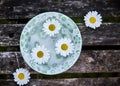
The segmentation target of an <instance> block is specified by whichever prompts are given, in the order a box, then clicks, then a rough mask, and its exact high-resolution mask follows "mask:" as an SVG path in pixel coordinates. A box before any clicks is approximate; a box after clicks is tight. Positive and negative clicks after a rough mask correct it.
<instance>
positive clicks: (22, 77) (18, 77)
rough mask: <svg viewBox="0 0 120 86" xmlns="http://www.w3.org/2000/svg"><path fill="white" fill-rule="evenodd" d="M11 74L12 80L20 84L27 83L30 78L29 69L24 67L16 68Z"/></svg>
mask: <svg viewBox="0 0 120 86" xmlns="http://www.w3.org/2000/svg"><path fill="white" fill-rule="evenodd" d="M13 76H14V81H15V82H17V84H18V85H20V86H22V85H25V84H27V83H28V82H29V79H30V73H29V71H28V70H26V69H24V68H19V69H16V72H14V73H13Z"/></svg>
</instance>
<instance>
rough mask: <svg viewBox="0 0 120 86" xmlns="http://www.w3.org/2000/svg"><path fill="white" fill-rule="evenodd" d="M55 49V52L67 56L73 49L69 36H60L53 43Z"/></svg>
mask: <svg viewBox="0 0 120 86" xmlns="http://www.w3.org/2000/svg"><path fill="white" fill-rule="evenodd" d="M55 47H56V48H55V50H56V53H57V54H60V55H62V56H65V57H66V56H67V55H69V54H70V53H73V50H74V46H73V43H72V41H71V39H69V38H61V39H59V40H58V41H57V43H56V44H55Z"/></svg>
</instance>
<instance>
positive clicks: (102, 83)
mask: <svg viewBox="0 0 120 86" xmlns="http://www.w3.org/2000/svg"><path fill="white" fill-rule="evenodd" d="M119 85H120V78H119V77H118V78H73V79H48V80H47V79H31V80H30V82H29V83H28V85H26V86H119ZM0 86H16V83H15V82H14V81H13V80H12V79H7V80H6V81H4V80H0Z"/></svg>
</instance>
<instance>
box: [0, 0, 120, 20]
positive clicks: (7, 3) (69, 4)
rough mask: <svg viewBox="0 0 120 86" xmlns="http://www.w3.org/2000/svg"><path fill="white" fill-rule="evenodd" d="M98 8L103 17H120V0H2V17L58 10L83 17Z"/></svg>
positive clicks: (0, 7) (29, 16)
mask: <svg viewBox="0 0 120 86" xmlns="http://www.w3.org/2000/svg"><path fill="white" fill-rule="evenodd" d="M90 10H97V11H98V12H99V13H101V14H102V16H103V17H120V10H119V1H118V0H110V1H109V0H85V1H84V0H1V1H0V19H6V18H9V19H13V18H17V19H19V18H22V19H23V18H31V17H33V16H35V15H37V14H39V13H42V12H47V11H56V12H61V13H64V14H66V15H68V16H70V17H83V16H84V15H85V14H86V13H87V12H88V11H90Z"/></svg>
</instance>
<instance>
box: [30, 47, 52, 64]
mask: <svg viewBox="0 0 120 86" xmlns="http://www.w3.org/2000/svg"><path fill="white" fill-rule="evenodd" d="M31 56H32V60H34V62H36V63H37V64H45V63H47V62H48V60H49V59H50V54H49V51H48V50H47V48H45V47H44V46H37V47H35V48H33V49H32V53H31Z"/></svg>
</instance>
